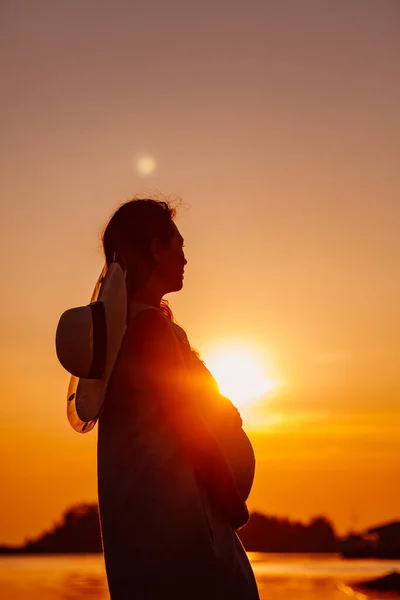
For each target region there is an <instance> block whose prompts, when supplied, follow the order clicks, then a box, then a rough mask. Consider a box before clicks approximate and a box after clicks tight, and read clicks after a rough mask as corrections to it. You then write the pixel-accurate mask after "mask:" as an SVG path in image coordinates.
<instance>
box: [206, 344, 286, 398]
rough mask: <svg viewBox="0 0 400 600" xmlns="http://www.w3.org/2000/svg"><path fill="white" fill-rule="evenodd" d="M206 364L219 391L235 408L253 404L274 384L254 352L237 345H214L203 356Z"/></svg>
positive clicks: (274, 386)
mask: <svg viewBox="0 0 400 600" xmlns="http://www.w3.org/2000/svg"><path fill="white" fill-rule="evenodd" d="M205 363H206V365H207V367H208V368H209V369H210V371H211V372H212V374H213V375H214V377H215V379H216V380H217V383H218V386H219V389H220V392H221V393H222V394H224V396H227V397H228V398H230V399H231V400H232V402H233V403H234V404H235V405H236V406H237V407H238V408H239V407H240V408H242V407H245V406H251V405H254V404H255V403H257V402H258V401H259V400H260V399H261V398H262V397H264V396H265V395H266V394H267V393H268V392H270V391H272V390H273V389H275V388H276V386H277V383H276V382H275V381H274V380H273V379H271V377H269V376H268V374H267V372H266V367H265V366H264V365H263V363H262V360H261V358H260V357H259V356H257V354H256V352H255V351H252V350H250V349H249V348H246V347H245V346H243V345H242V346H241V345H240V344H239V345H238V344H236V345H229V344H227V345H226V346H222V347H219V348H216V349H215V350H213V351H211V352H210V353H209V354H207V355H206V357H205Z"/></svg>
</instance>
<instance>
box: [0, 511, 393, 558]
mask: <svg viewBox="0 0 400 600" xmlns="http://www.w3.org/2000/svg"><path fill="white" fill-rule="evenodd" d="M239 537H240V539H241V541H242V543H243V545H244V547H245V549H246V550H247V551H250V552H286V553H290V552H292V553H318V552H340V553H342V555H343V556H344V557H346V558H359V557H371V558H372V557H373V558H398V557H400V522H399V521H393V522H390V523H386V524H383V525H381V526H379V527H374V528H371V529H368V530H367V531H366V532H365V533H359V534H354V533H353V534H350V535H349V536H347V537H346V538H344V539H341V538H339V537H338V536H337V534H336V532H335V529H334V526H333V524H332V523H331V521H329V519H328V518H326V517H325V516H316V517H314V518H312V519H311V520H310V521H309V522H308V523H301V522H298V521H291V520H290V519H288V518H282V517H276V516H268V515H263V514H261V513H258V512H253V513H251V515H250V519H249V521H248V523H247V524H246V525H245V526H244V527H242V529H240V530H239ZM366 544H367V546H366ZM366 547H367V548H368V552H367V551H366ZM96 552H102V544H101V533H100V522H99V512H98V507H97V504H95V503H93V504H89V503H88V504H78V505H76V506H72V507H70V508H68V509H67V510H66V511H65V512H64V514H63V515H62V518H61V520H60V522H58V523H56V524H55V525H54V526H53V527H52V528H51V529H49V530H48V531H45V532H44V533H42V534H41V535H40V536H38V537H37V538H35V539H28V540H26V541H25V543H24V544H23V545H22V546H0V554H67V553H71V554H72V553H73V554H75V553H96Z"/></svg>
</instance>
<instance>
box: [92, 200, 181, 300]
mask: <svg viewBox="0 0 400 600" xmlns="http://www.w3.org/2000/svg"><path fill="white" fill-rule="evenodd" d="M174 217H175V209H173V208H172V207H171V206H169V204H168V203H167V202H163V201H158V200H151V199H143V200H131V201H130V202H126V203H125V204H123V205H122V206H120V207H119V208H118V209H117V210H116V211H115V213H114V214H113V215H112V217H111V219H110V220H109V222H108V224H107V226H106V228H105V230H104V233H103V250H104V255H105V259H106V262H107V264H108V265H109V264H110V263H111V262H112V261H113V260H114V259H115V260H117V261H118V262H119V263H120V264H121V265H122V266H123V267H124V268H126V270H127V283H128V291H129V293H130V294H133V293H135V292H137V291H139V290H140V289H141V288H143V287H144V286H145V285H146V284H147V283H148V282H149V280H150V279H152V280H153V282H156V283H157V285H158V286H159V288H160V292H161V294H162V295H164V294H168V293H169V292H175V291H178V290H180V289H182V285H183V269H184V267H185V264H186V262H187V261H186V258H185V255H184V252H183V238H182V236H181V234H180V233H179V231H178V229H177V227H176V225H175V223H174Z"/></svg>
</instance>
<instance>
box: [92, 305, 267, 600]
mask: <svg viewBox="0 0 400 600" xmlns="http://www.w3.org/2000/svg"><path fill="white" fill-rule="evenodd" d="M142 308H146V307H143V306H142V307H137V311H138V312H139V310H140V309H142ZM134 321H135V319H133V321H132V327H131V334H130V335H131V339H132V332H134ZM171 326H172V324H171ZM133 337H134V336H133ZM138 351H139V352H140V348H139V349H138V348H135V344H134V343H133V345H132V343H129V341H128V342H127V343H125V340H124V343H123V345H122V347H121V352H120V355H119V357H118V360H117V364H116V368H115V370H114V373H113V376H112V377H111V380H110V384H109V388H108V392H107V397H106V400H105V403H104V406H103V410H102V413H101V415H100V418H99V431H98V496H99V509H100V520H101V531H102V540H103V548H104V556H105V563H106V571H107V579H108V585H109V590H110V595H111V600H161V599H163V600H164V599H165V600H169V599H170V598H171V600H172V598H173V599H174V600H214V599H215V600H223V599H226V600H258V598H259V595H258V591H257V586H256V583H255V579H254V575H253V572H252V569H251V566H250V563H249V561H248V559H247V555H246V553H245V551H244V549H243V547H242V545H241V542H240V540H239V539H238V537H237V535H236V533H235V532H234V530H233V528H232V527H231V525H230V523H229V522H228V520H227V519H226V518H225V515H223V514H222V513H221V511H220V510H219V509H218V508H216V507H215V505H214V503H213V501H212V500H211V499H210V497H209V494H207V492H206V491H205V489H204V488H203V486H202V484H201V482H199V478H198V477H197V476H196V473H195V470H194V469H193V465H192V462H191V460H190V458H189V457H188V456H187V455H186V453H185V452H184V451H183V449H182V443H181V440H180V438H179V435H178V434H177V431H176V429H175V428H174V426H173V425H172V424H171V422H170V421H169V420H168V419H166V418H164V415H163V413H162V411H160V406H159V405H158V403H157V401H155V399H154V397H152V395H151V393H149V392H148V391H147V390H146V389H145V388H143V386H142V387H140V386H136V384H135V377H134V376H132V377H131V376H130V375H129V374H128V373H127V370H128V369H129V367H130V365H133V366H132V371H133V372H134V370H135V366H134V365H135V360H136V359H137V358H138V355H137V352H138ZM163 351H165V352H171V351H176V350H172V349H170V348H164V349H163ZM154 368H157V366H156V365H154ZM121 374H123V376H122V375H121Z"/></svg>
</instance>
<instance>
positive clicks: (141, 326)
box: [127, 306, 172, 338]
mask: <svg viewBox="0 0 400 600" xmlns="http://www.w3.org/2000/svg"><path fill="white" fill-rule="evenodd" d="M171 325H172V324H171V322H170V321H169V320H168V319H167V317H166V316H165V315H163V313H162V312H161V311H160V310H158V309H157V308H155V307H153V306H143V307H141V308H140V310H137V309H135V310H134V312H133V314H132V315H131V318H130V321H129V325H128V327H127V333H128V336H129V337H131V336H134V337H135V338H140V337H142V336H146V337H147V336H149V335H151V334H154V335H156V336H163V337H164V336H168V337H169V336H171V335H172V328H171Z"/></svg>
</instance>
